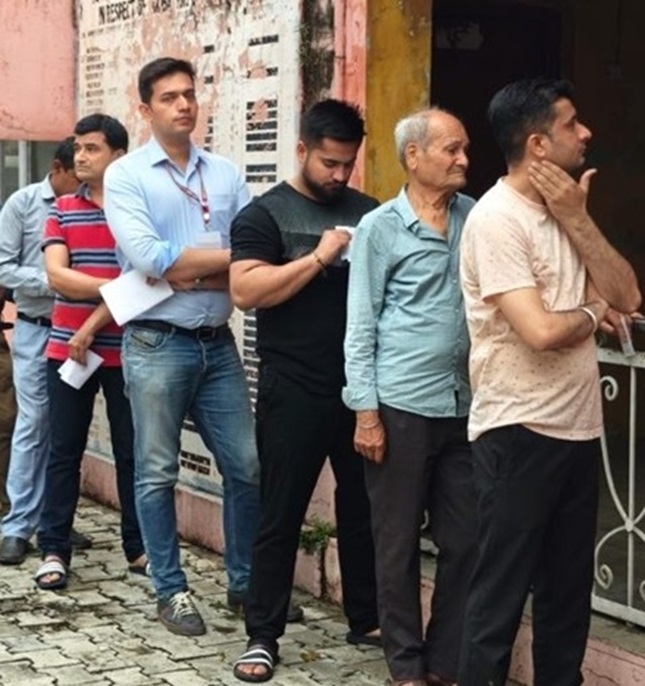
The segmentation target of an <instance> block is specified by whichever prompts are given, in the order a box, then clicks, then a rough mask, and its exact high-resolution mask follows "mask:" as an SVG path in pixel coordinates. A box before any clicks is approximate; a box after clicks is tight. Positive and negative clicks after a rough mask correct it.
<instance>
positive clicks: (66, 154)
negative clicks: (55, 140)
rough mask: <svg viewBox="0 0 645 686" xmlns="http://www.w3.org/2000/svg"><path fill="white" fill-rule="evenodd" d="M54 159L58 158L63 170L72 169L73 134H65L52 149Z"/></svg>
mask: <svg viewBox="0 0 645 686" xmlns="http://www.w3.org/2000/svg"><path fill="white" fill-rule="evenodd" d="M53 159H54V160H58V161H59V162H60V164H61V166H62V167H63V169H64V170H65V171H69V170H70V169H74V136H67V138H65V139H64V140H62V141H61V142H60V143H59V144H58V145H57V146H56V150H54V158H53Z"/></svg>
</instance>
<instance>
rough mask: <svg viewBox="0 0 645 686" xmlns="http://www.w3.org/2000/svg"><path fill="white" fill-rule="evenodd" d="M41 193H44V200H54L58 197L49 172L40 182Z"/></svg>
mask: <svg viewBox="0 0 645 686" xmlns="http://www.w3.org/2000/svg"><path fill="white" fill-rule="evenodd" d="M40 194H41V195H42V197H43V200H52V201H53V200H55V199H56V193H54V189H53V188H52V182H51V181H50V180H49V174H47V176H46V177H45V178H44V179H43V180H42V182H41V184H40Z"/></svg>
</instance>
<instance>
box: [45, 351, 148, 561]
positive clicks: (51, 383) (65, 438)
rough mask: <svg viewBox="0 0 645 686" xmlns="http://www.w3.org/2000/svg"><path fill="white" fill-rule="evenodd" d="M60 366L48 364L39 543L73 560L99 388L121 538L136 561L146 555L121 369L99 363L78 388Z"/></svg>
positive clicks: (65, 558) (130, 422)
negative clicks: (136, 501)
mask: <svg viewBox="0 0 645 686" xmlns="http://www.w3.org/2000/svg"><path fill="white" fill-rule="evenodd" d="M60 366H61V363H60V362H57V361H54V360H49V361H48V363H47V391H48V394H49V417H50V426H51V434H50V441H51V448H50V454H49V461H48V463H47V473H46V478H45V494H44V504H43V509H42V512H41V515H40V524H39V527H38V546H39V548H40V550H41V551H42V553H43V555H47V554H48V553H55V554H56V555H59V556H60V557H61V558H62V559H63V560H64V561H65V563H67V564H69V563H70V560H71V556H72V549H71V546H70V543H69V535H70V532H71V529H72V523H73V521H74V512H75V511H76V505H77V503H78V497H79V491H80V480H81V473H80V470H81V461H82V459H83V453H84V452H85V447H86V445H87V436H88V432H89V429H90V424H91V422H92V415H93V412H94V398H95V396H96V394H97V393H98V390H99V386H100V387H101V388H102V389H103V394H104V395H105V404H106V407H107V416H108V421H109V424H110V438H111V442H112V452H113V454H114V463H115V467H116V479H117V490H118V493H119V502H120V505H121V541H122V545H123V551H124V553H125V556H126V558H127V560H128V561H130V562H132V561H134V560H136V559H137V558H138V557H139V556H140V555H142V554H143V552H144V546H143V541H142V538H141V531H140V529H139V520H138V519H137V513H136V510H135V505H134V452H133V441H134V429H133V427H132V414H131V412H130V403H129V401H128V399H127V398H126V397H125V394H124V391H123V385H124V384H123V373H122V371H121V368H120V367H99V368H98V369H97V370H96V371H95V372H94V374H92V376H91V377H90V378H89V379H88V380H87V381H86V382H85V384H83V386H81V388H80V389H78V390H77V389H75V388H73V387H72V386H70V385H69V384H66V383H65V382H64V381H61V378H60V376H59V375H58V368H59V367H60Z"/></svg>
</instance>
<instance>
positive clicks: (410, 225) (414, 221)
mask: <svg viewBox="0 0 645 686" xmlns="http://www.w3.org/2000/svg"><path fill="white" fill-rule="evenodd" d="M456 200H457V193H454V194H453V195H452V196H451V198H450V200H449V201H448V214H450V212H451V211H452V206H453V204H454V203H455V202H456ZM394 205H395V207H396V210H397V212H398V213H399V215H400V216H401V219H403V223H404V224H405V228H406V229H409V230H411V231H415V232H416V231H418V230H419V228H420V226H421V222H420V221H419V218H418V217H417V215H416V212H415V211H414V209H413V208H412V205H411V204H410V200H409V198H408V193H407V189H406V186H403V188H401V190H400V191H399V194H398V195H397V197H396V199H395V201H394ZM430 228H432V227H430Z"/></svg>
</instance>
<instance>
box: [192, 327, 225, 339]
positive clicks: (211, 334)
mask: <svg viewBox="0 0 645 686" xmlns="http://www.w3.org/2000/svg"><path fill="white" fill-rule="evenodd" d="M221 328H222V327H221V326H200V327H199V328H198V329H194V332H195V338H196V339H197V340H198V341H211V340H213V339H214V338H217V337H218V336H219V334H220V329H221Z"/></svg>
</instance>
